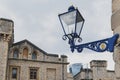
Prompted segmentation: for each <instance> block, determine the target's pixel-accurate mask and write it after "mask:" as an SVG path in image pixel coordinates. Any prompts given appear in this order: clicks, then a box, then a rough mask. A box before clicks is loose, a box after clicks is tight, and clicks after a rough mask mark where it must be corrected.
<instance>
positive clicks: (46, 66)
mask: <svg viewBox="0 0 120 80" xmlns="http://www.w3.org/2000/svg"><path fill="white" fill-rule="evenodd" d="M13 27H14V23H13V21H12V20H8V19H0V80H67V75H68V74H67V64H68V62H67V56H65V55H61V56H60V57H59V56H58V55H57V54H48V53H47V52H45V51H43V50H41V49H40V48H38V47H37V46H35V45H34V44H33V43H31V42H30V41H28V40H23V41H20V42H17V43H13V40H14V29H13Z"/></svg>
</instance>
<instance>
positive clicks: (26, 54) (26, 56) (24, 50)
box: [23, 48, 28, 58]
mask: <svg viewBox="0 0 120 80" xmlns="http://www.w3.org/2000/svg"><path fill="white" fill-rule="evenodd" d="M23 58H28V48H24V49H23Z"/></svg>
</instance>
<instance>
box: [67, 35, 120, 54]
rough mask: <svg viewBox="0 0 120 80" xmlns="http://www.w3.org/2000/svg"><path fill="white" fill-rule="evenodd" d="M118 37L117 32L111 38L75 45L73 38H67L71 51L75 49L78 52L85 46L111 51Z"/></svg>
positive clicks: (97, 50)
mask: <svg viewBox="0 0 120 80" xmlns="http://www.w3.org/2000/svg"><path fill="white" fill-rule="evenodd" d="M118 37H119V34H115V35H114V36H113V37H111V38H106V39H102V40H98V41H93V42H89V43H84V44H80V45H75V44H74V41H73V40H69V44H70V48H71V51H72V52H74V50H75V49H76V50H77V51H78V52H82V51H83V49H84V48H87V49H90V50H93V51H96V52H104V51H109V52H113V51H114V46H115V44H116V42H117V39H118Z"/></svg>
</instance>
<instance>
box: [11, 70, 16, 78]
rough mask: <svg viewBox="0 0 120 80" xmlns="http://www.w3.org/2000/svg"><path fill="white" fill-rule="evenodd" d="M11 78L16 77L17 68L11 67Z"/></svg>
mask: <svg viewBox="0 0 120 80" xmlns="http://www.w3.org/2000/svg"><path fill="white" fill-rule="evenodd" d="M12 78H14V79H17V68H12Z"/></svg>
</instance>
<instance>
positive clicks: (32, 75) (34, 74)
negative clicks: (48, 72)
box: [30, 69, 37, 79]
mask: <svg viewBox="0 0 120 80" xmlns="http://www.w3.org/2000/svg"><path fill="white" fill-rule="evenodd" d="M30 79H37V69H30Z"/></svg>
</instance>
